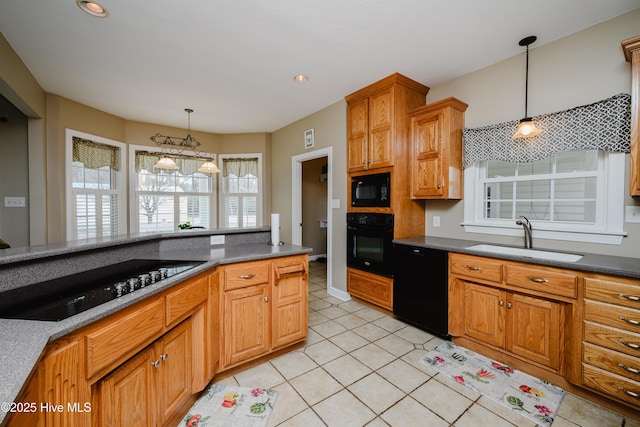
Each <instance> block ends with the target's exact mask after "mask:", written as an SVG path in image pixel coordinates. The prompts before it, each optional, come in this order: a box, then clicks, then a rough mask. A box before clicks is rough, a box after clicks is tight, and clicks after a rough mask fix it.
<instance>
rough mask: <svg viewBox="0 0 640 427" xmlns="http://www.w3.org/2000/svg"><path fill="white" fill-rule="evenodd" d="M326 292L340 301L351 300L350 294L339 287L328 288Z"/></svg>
mask: <svg viewBox="0 0 640 427" xmlns="http://www.w3.org/2000/svg"><path fill="white" fill-rule="evenodd" d="M328 293H329V295H331V296H332V297H336V298H338V299H339V300H342V301H350V300H351V295H349V294H348V293H347V292H345V291H341V290H340V289H336V288H329V289H328Z"/></svg>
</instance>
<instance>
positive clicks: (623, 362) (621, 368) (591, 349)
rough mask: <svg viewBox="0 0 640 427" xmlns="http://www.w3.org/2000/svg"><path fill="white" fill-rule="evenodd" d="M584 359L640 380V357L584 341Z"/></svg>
mask: <svg viewBox="0 0 640 427" xmlns="http://www.w3.org/2000/svg"><path fill="white" fill-rule="evenodd" d="M582 348H583V353H582V361H583V362H584V363H587V364H589V365H592V366H595V367H597V368H600V369H603V370H605V371H607V372H611V373H612V374H617V375H620V376H622V377H625V378H628V379H630V380H632V381H639V382H640V359H638V358H637V357H633V356H628V355H626V354H622V353H619V352H617V351H612V350H607V349H606V348H602V347H598V346H595V345H593V344H589V343H583V344H582Z"/></svg>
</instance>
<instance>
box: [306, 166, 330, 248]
mask: <svg viewBox="0 0 640 427" xmlns="http://www.w3.org/2000/svg"><path fill="white" fill-rule="evenodd" d="M326 165H327V157H320V158H318V159H313V160H307V161H306V162H303V163H302V246H306V247H308V248H313V252H311V255H326V253H327V229H326V228H321V226H320V223H321V221H326V220H327V182H326V181H324V182H323V181H321V180H320V175H321V174H322V168H323V167H324V166H326Z"/></svg>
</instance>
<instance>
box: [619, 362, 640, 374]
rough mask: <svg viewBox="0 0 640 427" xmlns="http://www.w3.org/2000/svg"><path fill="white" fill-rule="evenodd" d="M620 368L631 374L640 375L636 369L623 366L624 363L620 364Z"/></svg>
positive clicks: (639, 371)
mask: <svg viewBox="0 0 640 427" xmlns="http://www.w3.org/2000/svg"><path fill="white" fill-rule="evenodd" d="M618 366H620V367H621V368H622V369H624V370H625V371H629V372H631V373H632V374H640V370H638V369H634V368H629V367H627V366H625V365H623V364H622V363H618Z"/></svg>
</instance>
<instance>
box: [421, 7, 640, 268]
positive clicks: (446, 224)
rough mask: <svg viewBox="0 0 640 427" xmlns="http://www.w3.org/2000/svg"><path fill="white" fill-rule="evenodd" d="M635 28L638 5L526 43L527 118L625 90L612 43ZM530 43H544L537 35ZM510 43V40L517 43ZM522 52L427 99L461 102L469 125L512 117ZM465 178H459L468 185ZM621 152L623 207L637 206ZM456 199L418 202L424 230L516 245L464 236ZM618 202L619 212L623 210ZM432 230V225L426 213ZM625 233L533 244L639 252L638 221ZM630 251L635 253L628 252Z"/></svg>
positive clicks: (627, 84)
mask: <svg viewBox="0 0 640 427" xmlns="http://www.w3.org/2000/svg"><path fill="white" fill-rule="evenodd" d="M639 33H640V10H636V11H634V12H631V13H628V14H625V15H622V16H620V17H618V18H615V19H613V20H610V21H607V22H604V23H602V24H599V25H596V26H593V27H590V28H588V29H586V30H584V31H581V32H579V33H576V34H573V35H571V36H568V37H565V38H563V39H560V40H558V41H555V42H552V43H548V44H543V45H540V46H536V44H533V45H531V46H530V51H529V100H528V110H529V111H528V113H529V116H535V115H539V114H545V113H553V112H557V111H562V110H565V109H569V108H573V107H576V106H579V105H585V104H590V103H593V102H596V101H600V100H602V99H605V98H608V97H611V96H613V95H616V94H618V93H630V91H631V65H630V64H629V63H628V62H625V59H624V56H623V53H622V49H621V46H620V42H621V41H622V40H624V39H627V38H630V37H633V36H636V35H638V34H639ZM539 36H540V37H539V40H538V43H542V42H544V35H539ZM517 42H518V40H514V43H517ZM524 86H525V50H524V49H523V53H522V54H521V55H517V56H516V57H513V58H510V59H507V60H505V61H502V62H500V63H497V64H494V65H492V66H490V67H487V68H484V69H481V70H478V71H476V72H473V73H470V74H467V75H464V76H462V77H460V78H458V79H455V80H452V81H450V82H448V83H446V84H443V85H440V86H437V87H432V88H431V90H430V91H429V94H428V95H427V103H431V102H435V101H438V100H440V99H443V98H447V97H450V96H454V97H456V98H459V99H460V100H462V101H464V102H466V103H467V104H469V108H468V109H467V111H466V113H465V126H466V127H469V128H475V127H481V126H486V125H490V124H496V123H502V122H505V121H509V120H519V119H521V118H522V117H523V116H524ZM468 184H469V183H465V185H468ZM628 190H629V156H628V155H627V167H626V169H625V194H626V197H625V200H624V206H640V198H638V199H635V200H634V199H633V198H631V197H630V196H629V195H628V194H629V191H628ZM463 205H464V202H463V201H462V200H461V201H437V200H434V201H426V202H425V207H426V216H425V220H426V233H425V234H426V235H429V236H442V237H453V238H459V239H469V240H481V241H486V242H493V243H499V244H513V245H520V244H522V238H519V237H517V236H514V237H503V236H496V235H489V234H480V233H465V231H464V227H463V226H462V223H463V220H464V209H463ZM624 206H620V207H619V208H620V209H624ZM434 216H439V217H440V224H441V225H440V227H433V226H432V224H433V217H434ZM624 230H625V231H626V232H627V233H628V236H627V237H626V238H624V239H623V242H622V244H621V245H619V246H618V245H602V244H585V243H577V242H560V241H551V240H542V239H536V241H535V242H534V244H535V245H536V246H537V247H540V248H549V249H561V250H566V251H576V252H581V251H584V252H591V253H599V254H608V255H619V256H636V257H637V254H639V253H640V224H631V223H625V224H624ZM633 254H635V255H633Z"/></svg>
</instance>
